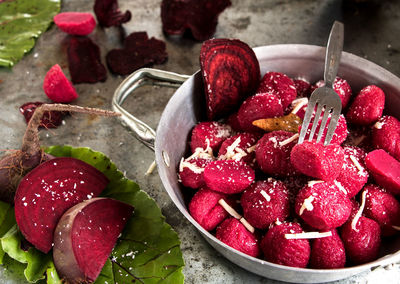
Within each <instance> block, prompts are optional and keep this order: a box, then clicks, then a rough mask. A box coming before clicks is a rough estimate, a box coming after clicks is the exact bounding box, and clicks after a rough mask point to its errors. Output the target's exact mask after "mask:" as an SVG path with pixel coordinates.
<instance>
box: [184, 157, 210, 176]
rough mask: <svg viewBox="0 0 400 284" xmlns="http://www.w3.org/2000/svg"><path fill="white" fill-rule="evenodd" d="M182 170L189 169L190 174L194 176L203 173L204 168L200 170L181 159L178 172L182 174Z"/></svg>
mask: <svg viewBox="0 0 400 284" xmlns="http://www.w3.org/2000/svg"><path fill="white" fill-rule="evenodd" d="M184 168H189V169H190V170H191V171H192V172H194V173H196V174H201V173H202V172H204V168H200V167H199V166H197V165H195V164H192V163H189V162H187V161H186V160H183V158H182V160H181V162H180V164H179V172H182V171H183V169H184Z"/></svg>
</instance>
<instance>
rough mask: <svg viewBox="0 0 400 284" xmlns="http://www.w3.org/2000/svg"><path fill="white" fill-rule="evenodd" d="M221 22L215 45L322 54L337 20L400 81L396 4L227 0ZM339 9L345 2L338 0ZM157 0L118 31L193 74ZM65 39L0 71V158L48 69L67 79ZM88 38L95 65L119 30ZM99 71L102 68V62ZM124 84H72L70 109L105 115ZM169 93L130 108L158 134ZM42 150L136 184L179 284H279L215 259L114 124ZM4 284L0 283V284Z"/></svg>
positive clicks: (113, 79) (76, 5)
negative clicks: (68, 155)
mask: <svg viewBox="0 0 400 284" xmlns="http://www.w3.org/2000/svg"><path fill="white" fill-rule="evenodd" d="M231 1H232V6H231V7H230V8H228V9H227V10H226V11H225V12H223V13H222V15H221V16H220V20H219V25H218V28H217V32H216V34H215V36H216V37H230V38H239V39H241V40H242V41H245V42H247V43H248V44H249V45H250V46H252V47H255V46H261V45H269V44H278V43H306V44H315V45H325V44H326V41H327V37H328V33H329V30H330V27H331V24H332V22H333V21H334V20H340V21H343V22H344V24H345V44H344V50H345V51H348V52H351V53H354V54H356V55H359V56H362V57H365V58H367V59H369V60H371V61H373V62H375V63H377V64H379V65H381V66H383V67H384V68H386V69H388V70H389V71H391V72H393V73H394V74H395V75H397V76H400V64H399V63H400V38H399V37H398V35H399V34H400V33H399V32H400V3H399V2H400V1H382V2H379V1H376V3H380V4H379V5H376V6H373V7H369V8H368V7H367V8H365V7H360V6H359V7H355V6H352V5H349V4H346V3H348V2H346V3H343V2H342V1H340V0H327V1H312V0H302V1H301V0H281V1H274V0H231ZM344 1H345V0H344ZM160 2H161V1H159V0H120V1H119V6H120V8H121V10H122V11H125V10H126V9H129V10H130V11H131V12H132V20H131V21H130V22H128V23H127V24H124V28H125V29H126V32H127V33H130V32H133V31H147V32H148V34H149V36H154V37H156V38H159V39H163V40H165V41H166V43H167V50H168V54H169V59H168V62H167V63H166V64H163V65H158V66H155V67H156V68H159V69H164V70H170V71H174V72H179V73H183V74H193V73H194V72H195V71H196V70H198V69H199V63H198V55H199V50H200V46H201V43H199V42H195V41H193V40H191V39H167V38H166V37H165V36H164V35H163V33H162V29H161V20H160V16H159V15H160ZM92 6H93V1H87V0H65V1H63V3H62V11H81V12H92ZM65 36H66V35H65V34H64V33H62V32H61V31H60V30H58V29H57V28H56V27H55V26H53V27H51V28H50V29H49V30H48V31H47V32H45V33H44V34H43V35H42V36H41V37H40V38H39V40H38V41H37V44H36V46H35V48H34V49H33V50H32V52H30V53H29V54H28V55H26V56H25V57H24V58H23V59H22V60H21V61H20V62H19V63H18V64H17V65H16V66H15V67H14V68H13V69H12V70H6V69H0V99H1V104H0V114H1V115H0V126H1V127H0V133H1V135H0V149H15V148H18V147H19V146H20V144H21V139H22V135H23V133H24V129H25V122H24V120H23V118H22V116H21V115H20V113H19V111H18V108H19V106H20V105H22V104H23V103H25V102H27V101H46V96H45V94H44V93H43V91H42V82H43V78H44V75H45V73H46V72H47V70H48V69H49V68H50V67H51V66H52V65H54V64H56V63H58V64H60V65H61V67H62V68H63V70H64V72H66V73H67V76H69V74H68V68H67V66H68V64H67V59H66V53H65V46H64V45H63V42H64V41H63V40H64V38H65ZM90 37H91V38H92V39H93V40H94V41H95V42H96V43H98V44H99V45H100V47H101V50H102V56H103V59H104V56H105V54H106V51H107V50H110V49H111V48H113V47H115V46H118V43H117V42H118V31H117V30H115V29H113V28H110V29H106V30H102V29H100V28H97V29H96V30H95V31H94V32H93V33H92V34H91V35H90ZM103 62H104V61H103ZM122 80H123V77H120V76H113V75H110V74H109V76H108V79H107V81H106V82H104V83H97V84H79V85H76V89H77V91H78V93H79V95H80V97H79V99H78V100H77V101H76V104H79V105H83V106H91V107H100V108H106V109H109V108H110V102H111V97H112V95H113V91H114V90H115V88H116V87H117V86H118V85H119V84H120V82H121V81H122ZM172 93H173V91H171V90H165V89H160V88H154V89H152V88H148V89H145V90H144V91H141V92H139V93H138V96H137V97H135V98H130V99H129V101H128V102H127V105H126V106H127V108H128V109H129V110H130V111H132V113H135V114H136V115H137V116H138V117H139V118H142V119H143V120H144V121H146V122H147V123H149V124H150V125H151V126H152V127H156V125H157V121H158V119H159V117H160V115H161V112H162V110H163V106H164V105H165V104H166V102H167V101H168V99H169V97H170V96H171V95H172ZM41 141H42V144H43V145H54V144H70V145H73V146H88V147H91V148H93V149H95V150H98V151H102V152H104V153H105V154H106V155H108V156H109V157H111V159H112V160H113V161H114V162H115V163H116V164H117V165H118V167H119V168H120V169H121V170H123V171H126V175H127V176H128V177H129V178H132V179H133V180H136V181H137V182H138V183H139V184H140V185H141V188H142V189H143V190H145V191H147V192H148V193H149V194H150V195H151V196H152V197H153V198H154V199H155V200H156V201H157V203H158V205H159V206H160V207H161V208H162V211H163V213H164V214H165V216H166V217H167V221H168V222H169V223H170V224H171V225H172V226H173V227H174V229H175V230H177V232H178V233H179V235H180V238H181V241H182V251H183V255H184V258H185V262H186V267H185V269H184V274H185V277H186V283H223V282H224V283H279V282H277V281H272V280H269V279H265V278H262V277H259V276H256V275H253V274H251V273H249V272H247V271H245V270H243V269H241V268H239V267H238V266H236V265H235V264H232V263H230V262H229V261H227V260H225V259H224V258H223V257H222V256H220V255H219V254H218V253H216V252H215V251H214V250H213V249H212V248H211V246H209V245H208V244H207V243H206V242H205V241H204V240H203V239H202V237H201V236H200V234H199V233H198V232H197V231H195V229H194V227H192V226H191V225H190V224H189V222H188V221H186V220H185V219H183V217H182V215H181V214H180V213H179V212H178V210H177V209H176V208H175V206H174V205H173V204H172V202H171V201H170V200H169V197H168V195H167V194H166V192H165V191H164V190H163V188H162V186H161V182H160V179H159V177H158V175H157V172H154V173H153V174H152V175H150V176H145V175H144V173H145V172H146V170H147V168H148V166H149V165H150V164H151V162H152V161H153V157H154V155H153V153H152V152H151V151H150V150H149V149H148V148H146V147H145V146H143V145H142V144H141V143H140V142H138V141H137V140H135V139H134V138H133V137H132V136H130V135H129V134H128V133H127V132H126V131H125V129H124V128H123V127H122V126H120V125H119V123H118V122H117V120H116V119H104V118H93V117H87V116H84V115H73V116H72V117H68V118H66V119H65V125H63V126H61V127H59V128H58V129H56V130H51V131H42V132H41ZM399 279H400V269H399V265H394V266H392V267H390V268H387V269H383V268H381V269H377V270H375V271H373V272H366V273H363V274H361V275H358V276H355V277H352V278H350V279H346V280H343V281H339V282H335V283H341V284H344V283H346V284H350V283H400V280H399ZM0 282H1V283H6V280H4V279H3V280H1V281H0Z"/></svg>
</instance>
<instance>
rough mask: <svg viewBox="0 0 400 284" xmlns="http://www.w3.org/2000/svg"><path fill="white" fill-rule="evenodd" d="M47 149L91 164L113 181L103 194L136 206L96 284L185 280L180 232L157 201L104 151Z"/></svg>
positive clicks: (55, 147)
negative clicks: (171, 224)
mask: <svg viewBox="0 0 400 284" xmlns="http://www.w3.org/2000/svg"><path fill="white" fill-rule="evenodd" d="M46 152H47V153H49V154H51V155H54V156H63V157H73V158H77V159H80V160H82V161H85V162H86V163H88V164H91V165H92V166H94V167H95V168H97V169H98V170H100V171H102V172H103V173H104V174H105V175H106V176H107V178H108V179H109V180H110V183H109V184H108V186H107V188H106V189H105V190H104V191H103V192H102V194H101V195H102V196H104V197H109V198H114V199H118V200H120V201H123V202H126V203H129V204H131V205H132V206H134V208H135V212H134V216H133V217H132V218H131V219H130V220H129V222H128V223H127V225H126V226H125V229H124V231H123V232H122V235H121V237H120V238H119V239H118V242H117V244H116V246H115V247H114V250H113V252H112V253H111V256H110V259H109V260H108V261H107V262H106V264H105V265H104V267H103V270H102V271H101V274H100V275H99V277H98V279H97V280H96V282H95V283H109V284H111V283H132V282H135V283H171V284H172V283H173V284H179V283H183V281H184V277H183V273H182V269H183V266H184V261H183V258H182V252H181V250H180V248H179V245H180V241H179V237H178V235H177V234H176V232H175V231H174V230H173V229H172V228H171V226H170V225H168V224H167V223H166V222H165V217H164V216H163V215H162V214H161V210H160V208H159V207H158V206H157V204H156V202H155V201H154V200H153V199H152V198H150V197H149V196H148V194H147V193H145V192H144V191H142V190H140V188H139V186H138V185H137V184H136V183H134V182H133V181H131V180H129V179H127V178H125V177H124V175H123V174H122V173H121V172H120V171H118V170H117V167H116V166H115V164H114V163H112V162H111V161H110V159H109V158H107V157H106V156H105V155H104V154H102V153H100V152H95V151H93V150H91V149H89V148H72V147H70V146H53V147H49V148H47V149H46Z"/></svg>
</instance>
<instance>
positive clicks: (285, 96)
mask: <svg viewBox="0 0 400 284" xmlns="http://www.w3.org/2000/svg"><path fill="white" fill-rule="evenodd" d="M257 93H271V94H273V95H275V96H276V97H278V98H279V99H280V100H281V102H282V107H283V110H285V109H286V108H287V107H288V106H289V105H290V103H291V102H292V101H293V100H294V99H295V98H296V97H297V90H296V87H295V85H294V83H293V80H292V79H290V78H289V77H288V76H286V75H285V74H283V73H279V72H268V73H266V74H265V75H264V77H263V78H262V80H261V82H260V85H259V86H258V89H257Z"/></svg>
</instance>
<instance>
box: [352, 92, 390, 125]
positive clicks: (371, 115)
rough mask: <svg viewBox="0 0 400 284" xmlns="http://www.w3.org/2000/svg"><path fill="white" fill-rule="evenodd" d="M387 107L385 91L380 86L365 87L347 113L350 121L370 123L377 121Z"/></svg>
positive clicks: (359, 123)
mask: <svg viewBox="0 0 400 284" xmlns="http://www.w3.org/2000/svg"><path fill="white" fill-rule="evenodd" d="M384 107H385V93H384V92H383V91H382V89H380V88H379V87H377V86H375V85H370V86H367V87H364V88H363V89H362V90H361V91H360V92H359V93H358V95H357V96H356V97H355V99H354V100H353V102H352V103H351V105H350V107H349V109H348V110H347V113H346V118H347V120H348V121H349V122H350V123H353V124H357V125H369V124H372V123H374V122H376V121H377V120H378V119H379V118H380V117H381V116H382V112H383V108H384Z"/></svg>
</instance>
